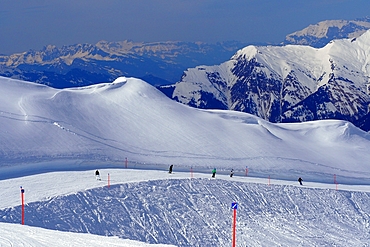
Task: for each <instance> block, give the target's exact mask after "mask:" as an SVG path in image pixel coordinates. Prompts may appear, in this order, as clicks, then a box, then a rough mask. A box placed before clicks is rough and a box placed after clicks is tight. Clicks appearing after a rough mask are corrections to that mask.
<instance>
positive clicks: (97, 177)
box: [95, 170, 101, 180]
mask: <svg viewBox="0 0 370 247" xmlns="http://www.w3.org/2000/svg"><path fill="white" fill-rule="evenodd" d="M95 177H96V180H101V178H100V173H99V170H96V171H95Z"/></svg>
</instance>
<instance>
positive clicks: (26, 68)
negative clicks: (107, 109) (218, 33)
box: [0, 40, 245, 88]
mask: <svg viewBox="0 0 370 247" xmlns="http://www.w3.org/2000/svg"><path fill="white" fill-rule="evenodd" d="M243 46H245V44H244V43H240V42H234V41H233V42H223V43H217V44H207V43H201V42H178V41H168V42H153V43H143V42H141V43H139V42H132V41H127V40H126V41H122V42H107V41H100V42H98V43H97V44H95V45H92V44H76V45H68V46H67V45H66V46H62V47H60V48H58V47H56V46H53V45H48V46H46V47H44V49H43V50H41V51H33V50H30V51H28V52H23V53H17V54H12V55H0V75H2V76H6V77H10V78H15V79H22V80H26V81H33V82H37V83H40V84H46V85H49V86H53V87H56V88H66V87H73V86H74V87H75V86H86V85H91V84H96V83H100V82H105V81H111V80H114V79H115V78H117V77H118V76H134V77H140V78H144V79H145V80H147V81H148V82H150V83H151V84H152V85H163V84H170V83H174V82H176V81H177V80H178V79H179V78H180V76H181V74H182V72H183V71H184V70H185V69H186V68H188V67H193V66H197V65H199V64H214V63H220V62H222V61H224V60H226V59H228V58H230V56H232V54H233V53H235V52H236V51H237V50H238V49H240V48H241V47H243Z"/></svg>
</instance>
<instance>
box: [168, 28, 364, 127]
mask: <svg viewBox="0 0 370 247" xmlns="http://www.w3.org/2000/svg"><path fill="white" fill-rule="evenodd" d="M369 62H370V31H367V32H365V33H364V34H363V35H362V36H360V37H359V38H357V39H342V40H335V41H332V42H331V43H329V44H327V45H326V46H325V47H323V48H319V49H316V48H312V47H309V46H298V45H296V46H295V45H287V46H282V47H281V46H248V47H245V48H244V49H241V50H239V51H238V52H237V53H236V54H235V55H234V56H233V57H232V58H231V59H230V60H229V61H226V62H224V63H222V64H220V65H218V66H198V67H196V68H191V69H188V70H187V71H185V73H184V75H183V77H182V79H181V81H180V82H178V83H176V84H175V85H173V86H171V87H170V86H168V87H165V88H162V91H163V92H165V93H166V94H167V95H168V96H170V97H171V98H173V99H175V100H177V101H179V102H181V103H184V104H187V105H190V106H194V107H198V108H207V109H209V108H217V109H230V110H236V111H242V112H248V113H251V114H254V115H257V116H259V117H262V118H264V119H265V120H268V121H271V122H302V121H310V120H318V119H342V120H347V121H350V122H353V123H355V124H358V120H359V119H361V122H362V123H366V119H365V120H364V119H363V117H365V116H366V114H367V113H368V108H369V107H368V105H369V102H370V97H369V94H368V92H367V84H368V83H369V78H370V66H369ZM361 127H362V128H363V129H366V128H367V127H366V126H361Z"/></svg>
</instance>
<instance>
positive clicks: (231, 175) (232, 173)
mask: <svg viewBox="0 0 370 247" xmlns="http://www.w3.org/2000/svg"><path fill="white" fill-rule="evenodd" d="M233 175H234V169H231V172H230V177H231V178H232V177H233Z"/></svg>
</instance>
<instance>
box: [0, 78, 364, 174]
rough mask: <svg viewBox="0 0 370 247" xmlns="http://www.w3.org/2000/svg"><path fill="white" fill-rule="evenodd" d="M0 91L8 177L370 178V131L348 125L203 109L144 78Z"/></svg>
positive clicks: (1, 149) (12, 83) (5, 86)
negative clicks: (142, 172)
mask: <svg viewBox="0 0 370 247" xmlns="http://www.w3.org/2000/svg"><path fill="white" fill-rule="evenodd" d="M0 84H1V87H0V96H1V97H0V126H1V131H0V161H1V163H0V170H1V171H2V172H1V174H2V175H1V176H5V177H6V176H7V174H17V173H18V172H23V173H22V174H24V173H25V174H27V172H25V171H27V170H29V171H31V170H33V171H34V170H37V171H53V169H54V170H60V169H63V167H64V169H72V170H73V169H94V168H95V167H96V164H100V165H103V164H104V165H106V166H107V167H109V166H111V167H112V166H116V165H120V166H122V164H124V162H125V160H126V158H127V159H128V160H129V161H130V164H138V165H143V164H145V165H147V166H153V165H156V164H162V165H164V166H168V165H169V164H175V165H176V166H177V167H183V170H189V169H190V167H203V168H204V170H207V171H208V170H209V169H212V168H214V167H217V168H219V169H223V170H229V169H231V168H233V169H236V170H244V169H245V167H246V166H248V168H249V169H250V171H251V172H254V175H255V176H263V177H266V176H268V175H272V173H273V174H274V176H276V178H277V177H279V178H284V179H289V178H291V177H294V178H295V177H297V176H302V175H304V176H305V177H306V178H310V179H312V180H316V181H326V180H325V179H327V178H328V177H329V178H331V177H332V176H333V174H337V175H342V176H343V177H346V178H347V179H348V180H347V181H352V180H358V179H360V180H364V179H366V178H367V177H370V167H369V165H368V160H369V159H370V137H369V134H367V133H365V132H362V131H360V130H357V129H356V128H355V127H354V126H352V125H349V124H347V122H343V121H317V122H308V123H304V124H271V123H269V122H266V121H264V120H262V119H260V118H258V117H255V116H252V115H250V114H246V113H240V112H233V111H211V110H209V111H205V110H199V109H194V108H190V107H188V106H185V105H182V104H179V103H176V102H174V101H172V100H170V99H169V98H167V97H166V96H165V95H163V94H162V93H161V92H160V91H158V90H157V89H156V88H154V87H152V86H151V85H149V84H147V83H146V82H144V81H142V80H139V79H135V78H118V79H117V80H116V81H114V82H113V83H102V84H98V85H93V86H88V87H81V88H71V89H54V88H50V87H47V86H42V85H39V84H34V83H29V82H23V81H17V80H11V79H7V78H3V77H0ZM339 154H340V155H339ZM31 163H33V164H32V166H31ZM21 164H27V166H22V165H21ZM349 165H350V166H349Z"/></svg>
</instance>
